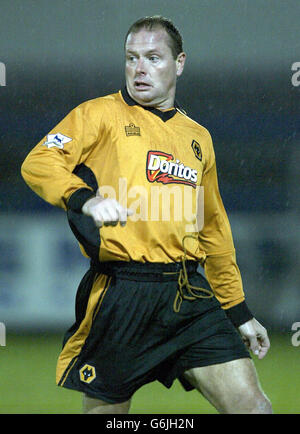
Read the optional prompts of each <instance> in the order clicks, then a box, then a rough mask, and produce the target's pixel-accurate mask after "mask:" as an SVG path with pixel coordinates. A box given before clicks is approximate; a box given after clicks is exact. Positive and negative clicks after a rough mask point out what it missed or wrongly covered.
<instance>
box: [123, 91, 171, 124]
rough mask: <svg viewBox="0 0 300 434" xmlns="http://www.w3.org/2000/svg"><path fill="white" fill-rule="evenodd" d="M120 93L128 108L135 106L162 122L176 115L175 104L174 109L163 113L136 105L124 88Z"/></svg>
mask: <svg viewBox="0 0 300 434" xmlns="http://www.w3.org/2000/svg"><path fill="white" fill-rule="evenodd" d="M120 92H121V95H122V97H123V99H124V101H125V102H126V104H128V105H130V106H133V105H137V106H139V107H142V108H143V109H145V110H148V111H150V112H151V113H153V114H154V115H156V116H158V117H159V118H160V119H161V120H162V121H163V122H167V121H168V120H169V119H171V118H172V117H173V116H175V115H176V113H177V110H176V107H177V104H176V103H175V108H174V109H172V110H168V111H165V112H163V111H161V110H158V109H156V108H154V107H145V106H143V105H141V104H139V103H137V102H136V101H135V100H134V99H132V98H131V96H130V95H129V93H128V90H127V88H126V87H124V88H123V89H122V90H121V91H120Z"/></svg>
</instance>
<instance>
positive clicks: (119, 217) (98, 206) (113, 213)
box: [82, 192, 133, 228]
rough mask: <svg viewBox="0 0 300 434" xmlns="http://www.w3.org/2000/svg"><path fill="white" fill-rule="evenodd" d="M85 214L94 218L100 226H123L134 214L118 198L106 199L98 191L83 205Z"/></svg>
mask: <svg viewBox="0 0 300 434" xmlns="http://www.w3.org/2000/svg"><path fill="white" fill-rule="evenodd" d="M82 212H83V214H85V215H87V216H90V217H92V218H93V220H94V222H95V225H96V226H97V227H98V228H101V227H102V226H103V225H104V226H116V225H117V224H118V223H119V222H120V225H121V226H125V225H126V223H127V216H129V215H132V214H133V211H132V210H131V209H127V208H123V207H122V206H121V205H120V204H119V202H117V201H116V199H109V198H106V199H104V198H103V197H102V196H100V195H99V193H98V192H97V196H96V197H93V198H91V199H89V200H87V201H86V202H85V204H84V205H83V207H82Z"/></svg>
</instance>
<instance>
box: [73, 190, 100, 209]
mask: <svg viewBox="0 0 300 434" xmlns="http://www.w3.org/2000/svg"><path fill="white" fill-rule="evenodd" d="M93 197H95V193H94V191H93V190H90V189H88V188H80V189H78V190H76V191H75V192H74V193H73V194H72V195H71V196H70V198H69V200H68V204H67V205H68V209H69V210H72V211H75V212H79V213H80V212H82V208H83V206H84V205H85V203H86V202H87V201H88V200H89V199H92V198H93Z"/></svg>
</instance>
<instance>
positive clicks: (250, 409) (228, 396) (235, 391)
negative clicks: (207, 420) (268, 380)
mask: <svg viewBox="0 0 300 434" xmlns="http://www.w3.org/2000/svg"><path fill="white" fill-rule="evenodd" d="M184 375H185V377H186V379H187V380H188V381H189V382H190V383H191V384H192V385H193V386H194V387H195V388H196V389H197V390H198V391H199V392H201V393H202V394H203V396H204V397H205V398H206V399H207V400H208V401H209V402H210V403H211V404H212V405H213V406H214V407H215V408H216V409H217V410H218V412H219V413H231V414H233V413H236V414H237V413H242V414H251V413H252V414H270V413H272V407H271V404H270V402H269V400H268V398H267V397H266V395H265V394H264V392H263V391H262V389H261V387H260V384H259V381H258V378H257V374H256V370H255V367H254V364H253V362H252V360H251V359H248V358H245V359H238V360H233V361H231V362H226V363H220V364H217V365H212V366H205V367H202V368H193V369H190V370H188V371H186V372H185V373H184Z"/></svg>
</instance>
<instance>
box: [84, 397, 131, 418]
mask: <svg viewBox="0 0 300 434" xmlns="http://www.w3.org/2000/svg"><path fill="white" fill-rule="evenodd" d="M129 407H130V401H125V402H121V403H117V404H110V403H109V402H105V401H101V399H95V398H91V397H89V396H87V395H83V413H84V414H127V413H128V412H129Z"/></svg>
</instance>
